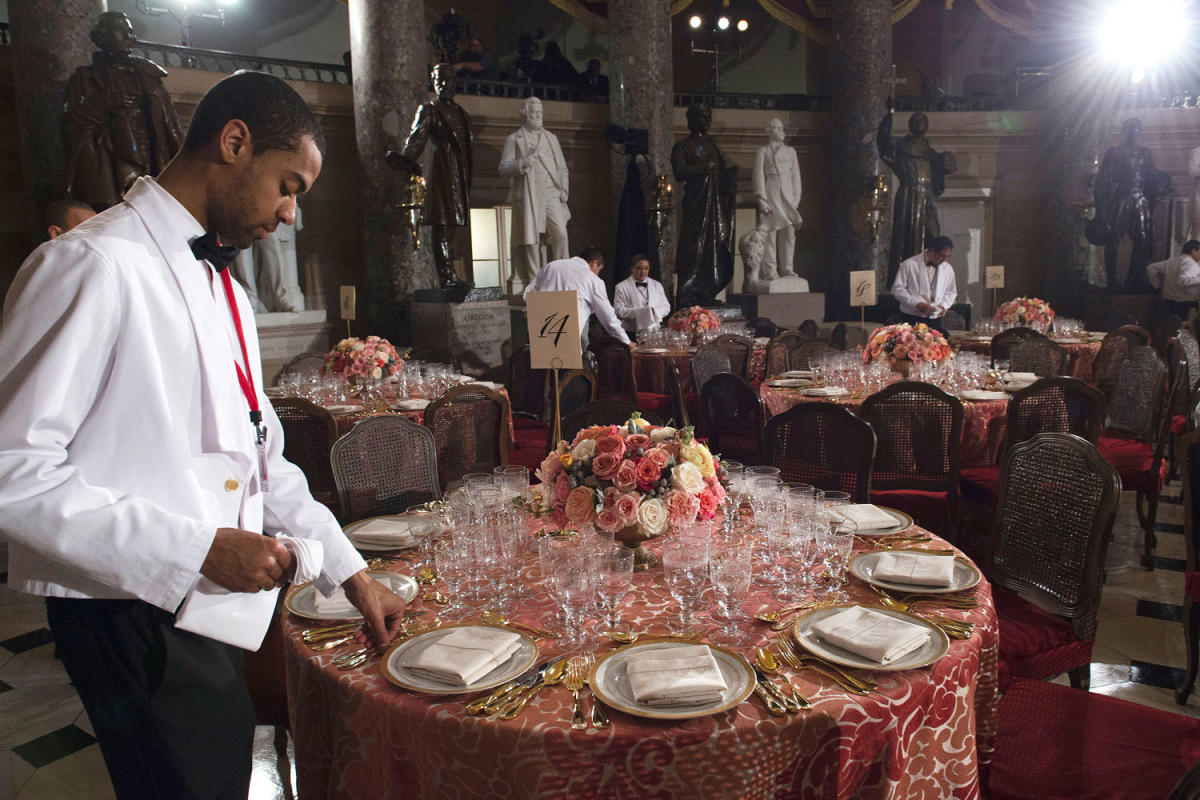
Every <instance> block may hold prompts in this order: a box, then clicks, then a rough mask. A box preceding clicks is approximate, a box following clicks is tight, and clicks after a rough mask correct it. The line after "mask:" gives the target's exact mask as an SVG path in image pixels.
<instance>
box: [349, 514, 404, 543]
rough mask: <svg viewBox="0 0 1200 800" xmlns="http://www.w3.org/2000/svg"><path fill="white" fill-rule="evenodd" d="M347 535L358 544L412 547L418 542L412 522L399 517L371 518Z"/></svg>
mask: <svg viewBox="0 0 1200 800" xmlns="http://www.w3.org/2000/svg"><path fill="white" fill-rule="evenodd" d="M346 535H347V536H349V537H350V541H351V542H354V543H356V544H371V545H378V546H380V547H412V546H413V545H414V544H416V539H415V538H414V537H413V534H412V526H411V524H410V523H409V521H408V520H406V519H401V518H398V517H383V518H381V519H373V520H369V521H367V522H364V523H363V524H362V525H359V526H358V527H356V528H355V529H354V530H353V531H351V532H350V533H348V534H346Z"/></svg>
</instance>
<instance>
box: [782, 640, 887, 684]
mask: <svg viewBox="0 0 1200 800" xmlns="http://www.w3.org/2000/svg"><path fill="white" fill-rule="evenodd" d="M776 642H778V644H779V655H780V656H782V657H783V660H784V663H786V664H787V665H788V666H789V667H791V668H793V669H805V668H806V667H807V668H809V669H814V670H816V671H817V672H820V673H821V674H822V675H824V676H825V677H827V678H830V679H831V680H832V681H833V682H834V683H836V684H838V685H839V686H841V687H842V688H843V689H845V690H846V691H848V692H851V693H852V694H870V693H871V692H873V691H875V690H876V689H877V688H878V686H877V685H876V684H875V682H874V681H869V680H867V679H866V678H859V677H857V676H855V675H851V674H850V673H849V672H847V671H846V670H844V669H842V668H841V667H839V666H837V665H835V664H830V663H829V662H828V661H824V660H822V659H819V658H817V657H816V656H810V655H808V654H807V653H805V654H803V655H802V654H801V653H800V652H799V651H798V650H797V649H796V647H795V645H793V644H792V642H791V641H790V640H788V639H785V638H784V637H782V636H780V637H779V638H777V639H776Z"/></svg>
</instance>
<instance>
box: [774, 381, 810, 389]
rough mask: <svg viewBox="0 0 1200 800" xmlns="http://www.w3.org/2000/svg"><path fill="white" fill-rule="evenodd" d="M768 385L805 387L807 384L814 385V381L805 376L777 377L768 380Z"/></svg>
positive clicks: (791, 387) (778, 387)
mask: <svg viewBox="0 0 1200 800" xmlns="http://www.w3.org/2000/svg"><path fill="white" fill-rule="evenodd" d="M767 386H770V387H771V388H772V389H803V388H804V387H806V386H812V381H810V380H807V379H805V378H776V379H775V380H773V381H767Z"/></svg>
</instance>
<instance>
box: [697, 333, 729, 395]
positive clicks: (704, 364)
mask: <svg viewBox="0 0 1200 800" xmlns="http://www.w3.org/2000/svg"><path fill="white" fill-rule="evenodd" d="M691 368H692V383H693V385H694V387H695V391H696V394H697V395H700V394H701V393H702V392H703V391H704V384H706V383H708V380H709V378H711V377H712V376H714V375H717V374H720V373H722V372H733V370H732V369H731V368H730V363H729V354H728V353H726V352H725V351H724V350H723V349H721V348H720V347H717V346H715V345H713V344H711V343H710V344H704V345H701V346H700V347H699V348H697V350H696V352H695V353H694V354H693V355H692V358H691Z"/></svg>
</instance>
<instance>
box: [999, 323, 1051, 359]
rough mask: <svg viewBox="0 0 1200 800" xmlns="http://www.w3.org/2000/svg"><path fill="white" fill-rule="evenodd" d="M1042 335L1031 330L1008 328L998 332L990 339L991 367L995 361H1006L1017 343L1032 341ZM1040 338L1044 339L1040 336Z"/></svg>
mask: <svg viewBox="0 0 1200 800" xmlns="http://www.w3.org/2000/svg"><path fill="white" fill-rule="evenodd" d="M1038 336H1042V334H1040V333H1038V332H1037V331H1035V330H1034V329H1033V328H1023V327H1020V326H1018V327H1016V328H1008V329H1006V330H1003V331H1000V332H999V333H997V334H996V335H995V336H993V337H992V365H993V366H995V364H996V360H997V359H1007V358H1009V357H1010V356H1011V355H1012V349H1013V345H1015V344H1016V343H1017V342H1023V341H1025V340H1026V339H1034V338H1037V337H1038ZM1042 338H1045V337H1044V336H1042Z"/></svg>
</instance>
